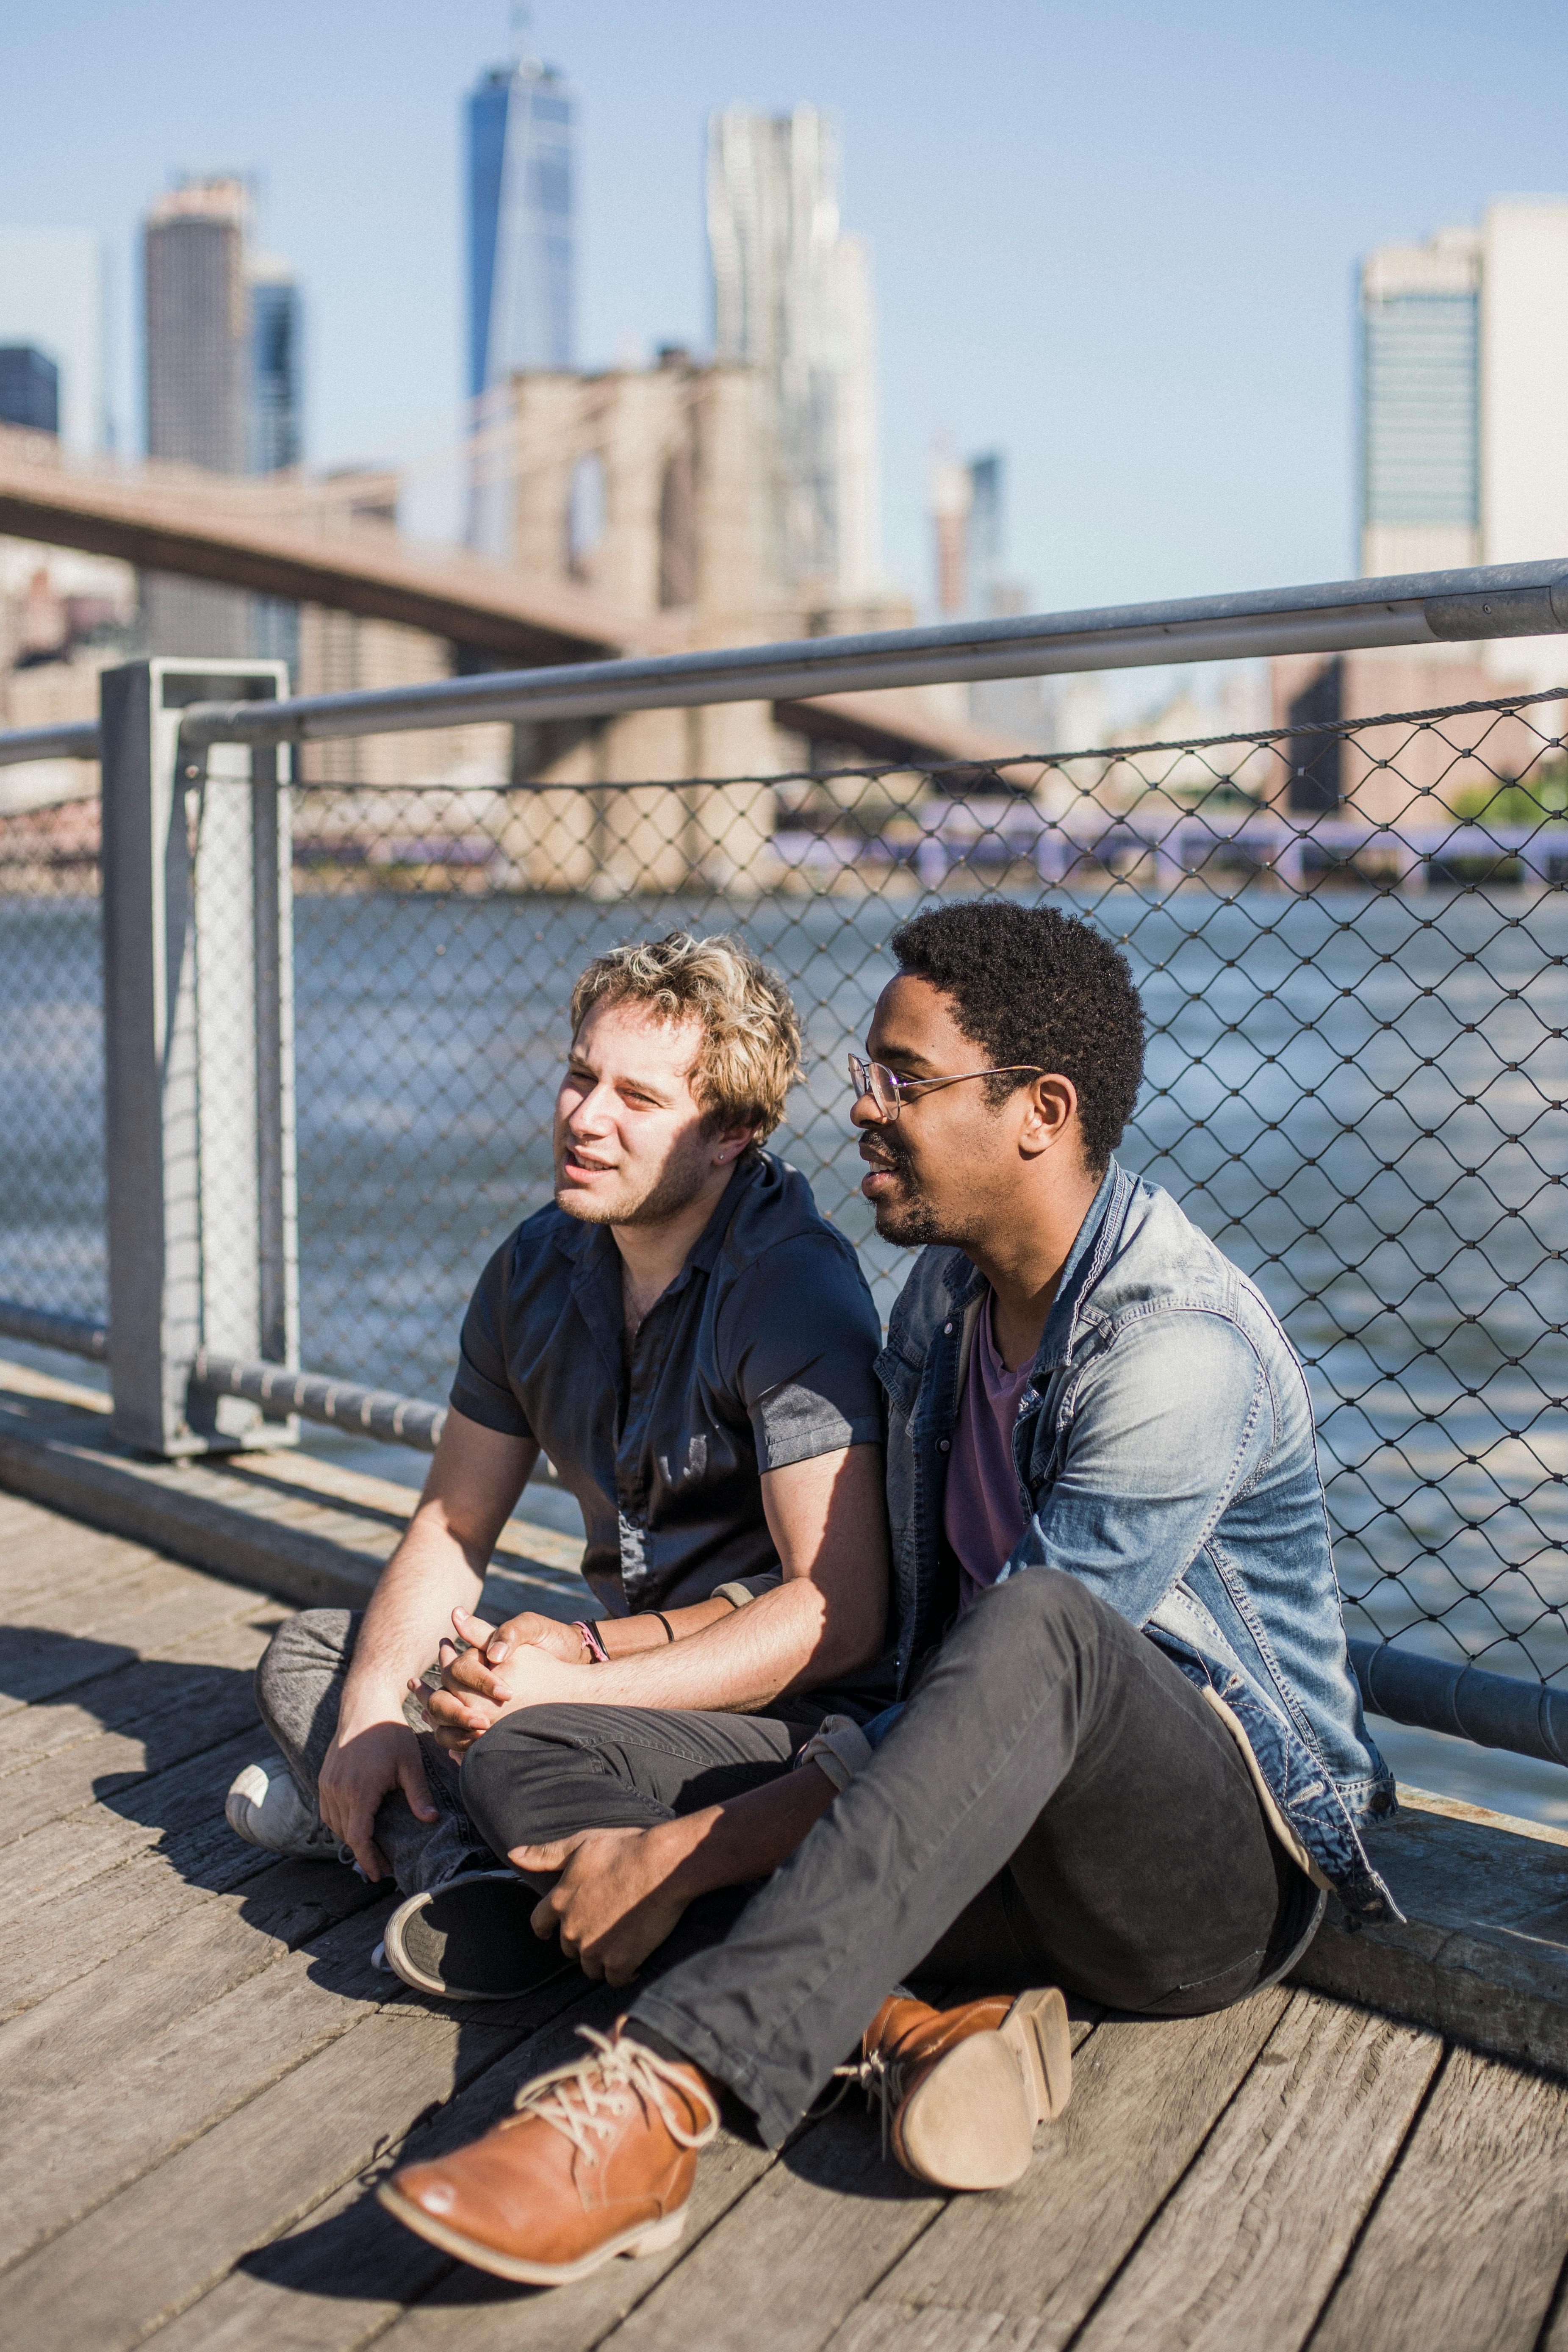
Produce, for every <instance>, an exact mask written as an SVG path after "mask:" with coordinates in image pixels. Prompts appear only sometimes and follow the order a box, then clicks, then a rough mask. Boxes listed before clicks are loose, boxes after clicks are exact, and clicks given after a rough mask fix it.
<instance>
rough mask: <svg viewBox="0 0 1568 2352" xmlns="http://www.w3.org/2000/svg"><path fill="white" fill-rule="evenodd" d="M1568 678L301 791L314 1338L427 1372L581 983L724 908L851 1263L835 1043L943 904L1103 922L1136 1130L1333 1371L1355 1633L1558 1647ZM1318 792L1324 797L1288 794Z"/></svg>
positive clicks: (366, 1361) (1534, 1669)
mask: <svg viewBox="0 0 1568 2352" xmlns="http://www.w3.org/2000/svg"><path fill="white" fill-rule="evenodd" d="M1558 709H1559V705H1558V704H1557V703H1555V702H1552V703H1545V702H1542V703H1538V704H1518V703H1509V704H1506V705H1503V704H1496V705H1489V706H1485V707H1478V708H1471V709H1466V710H1462V711H1448V712H1439V713H1433V714H1427V715H1424V716H1421V717H1417V718H1415V719H1398V720H1389V721H1378V722H1363V723H1361V724H1358V725H1356V726H1353V727H1345V728H1338V729H1326V730H1316V731H1314V730H1301V731H1298V732H1297V733H1296V734H1295V735H1293V736H1289V737H1286V736H1279V735H1275V736H1268V735H1256V736H1250V735H1249V736H1242V737H1237V738H1231V739H1228V740H1224V741H1215V742H1210V743H1206V744H1194V743H1187V744H1174V745H1165V746H1153V747H1142V748H1119V749H1116V750H1112V751H1097V752H1092V753H1086V754H1083V755H1080V756H1076V757H1063V758H1052V759H1029V760H1020V761H1012V762H1007V763H1005V764H1003V765H1001V766H999V767H996V768H994V769H984V770H976V769H953V768H946V769H930V768H914V767H909V766H900V767H898V768H896V769H895V768H892V767H877V768H867V769H853V770H851V769H839V770H836V771H834V772H830V773H817V774H809V775H801V776H795V777H789V778H784V779H776V780H768V781H767V782H762V783H757V782H738V783H734V784H730V785H712V784H702V785H690V786H648V787H637V788H630V787H622V788H616V789H607V788H598V789H594V788H584V789H581V790H571V791H568V790H565V789H562V790H553V791H542V792H541V791H514V792H500V791H498V792H494V793H479V792H472V791H465V792H458V791H453V790H451V789H445V788H441V787H437V786H428V787H409V788H400V789H387V790H381V791H363V790H361V791H353V792H346V791H341V790H340V791H323V790H308V791H301V792H300V793H297V795H296V802H295V843H296V852H295V855H296V867H295V871H296V884H297V887H298V889H299V891H300V898H299V901H298V904H297V908H296V918H295V936H296V950H295V972H296V990H297V1007H298V1023H299V1087H300V1252H301V1274H302V1283H301V1290H302V1354H303V1358H304V1360H305V1361H306V1362H307V1363H308V1364H310V1366H311V1367H312V1368H313V1369H321V1370H330V1371H335V1372H339V1373H342V1374H343V1375H345V1376H348V1377H351V1378H355V1379H359V1380H374V1381H378V1382H381V1383H383V1384H384V1385H386V1386H389V1387H394V1388H401V1389H403V1390H405V1391H409V1392H412V1393H413V1394H415V1395H421V1396H431V1397H440V1396H442V1395H444V1394H445V1391H446V1386H447V1380H448V1378H449V1372H450V1367H451V1363H452V1360H453V1357H454V1353H455V1346H456V1334H457V1329H458V1322H459V1320H460V1318H461V1314H462V1309H463V1305H464V1302H465V1299H466V1297H467V1294H468V1287H469V1285H470V1283H471V1282H472V1279H473V1277H474V1276H475V1275H476V1274H477V1272H478V1270H479V1266H480V1265H482V1263H483V1261H484V1259H485V1257H486V1256H487V1255H488V1254H489V1251H490V1250H491V1249H492V1248H493V1247H494V1246H495V1245H496V1244H497V1243H498V1242H499V1241H500V1239H501V1238H502V1237H503V1235H504V1234H506V1232H507V1231H508V1230H509V1229H510V1226H511V1225H512V1224H513V1223H515V1222H516V1221H517V1219H518V1218H519V1216H520V1215H521V1214H523V1213H526V1212H527V1211H528V1210H529V1209H531V1207H532V1206H534V1205H535V1204H537V1203H538V1202H540V1201H542V1199H544V1198H545V1197H546V1194H547V1190H548V1186H549V1182H550V1172H551V1171H550V1122H551V1111H552V1100H553V1096H554V1090H555V1086H556V1083H557V1078H558V1075H559V1070H560V1066H561V1056H562V1048H563V1044H564V1040H565V1007H566V1003H567V998H568V996H569V993H570V991H571V986H572V982H573V980H574V976H575V974H576V973H577V971H579V970H580V969H581V967H582V965H583V963H584V961H586V959H587V958H588V957H589V956H590V955H592V954H594V953H596V952H597V951H599V950H602V949H603V948H604V947H605V946H606V945H608V944H610V943H612V942H615V941H618V940H626V939H629V938H633V937H637V936H642V935H645V934H651V933H658V932H660V931H663V930H667V929H671V928H673V927H675V926H678V925H679V926H681V927H684V928H689V929H693V930H698V931H701V930H709V929H718V928H720V927H733V928H735V929H739V930H740V931H741V932H742V934H743V936H744V937H745V938H746V940H748V941H749V942H750V943H751V944H752V946H753V947H754V948H756V949H757V950H758V951H759V952H761V953H762V954H763V955H764V956H765V957H767V959H768V960H769V961H771V962H772V963H773V965H774V966H775V968H776V969H778V970H779V971H782V972H783V973H784V975H785V976H786V977H787V979H788V981H789V982H790V985H791V987H792V989H793V990H794V992H795V1000H796V1003H797V1004H798V1006H799V1009H800V1013H801V1016H802V1020H803V1024H804V1027H805V1037H806V1047H807V1066H806V1072H805V1077H804V1079H803V1080H802V1082H801V1084H800V1085H799V1087H797V1089H796V1091H795V1096H794V1097H793V1100H792V1107H791V1112H790V1116H789V1118H788V1120H787V1122H786V1124H785V1127H784V1129H783V1130H782V1131H781V1134H780V1136H779V1138H778V1139H777V1142H778V1148H779V1149H781V1150H783V1151H784V1153H785V1155H786V1156H787V1157H788V1158H789V1159H791V1160H794V1161H795V1164H796V1165H798V1166H799V1167H800V1168H801V1169H803V1170H804V1171H805V1173H806V1174H807V1176H808V1177H809V1178H810V1180H811V1182H812V1184H813V1186H814V1188H815V1191H816V1197H817V1200H818V1202H819V1203H820V1205H821V1207H822V1208H823V1210H824V1211H825V1213H826V1214H827V1215H828V1216H830V1217H831V1218H833V1219H834V1221H835V1222H836V1223H838V1224H839V1225H840V1226H841V1227H842V1228H843V1229H844V1230H845V1231H846V1232H847V1233H848V1234H850V1235H851V1236H852V1237H853V1239H854V1240H855V1242H856V1243H857V1244H858V1246H859V1247H860V1249H861V1251H862V1253H863V1255H864V1256H865V1259H866V1261H867V1265H868V1273H869V1274H870V1276H871V1279H872V1284H873V1287H874V1289H875V1291H876V1294H877V1297H878V1299H879V1304H880V1306H881V1307H882V1308H883V1311H884V1313H885V1312H886V1310H887V1307H888V1306H889V1304H890V1302H891V1299H892V1297H894V1295H895V1293H896V1290H897V1286H898V1285H899V1282H900V1279H901V1278H902V1274H903V1270H904V1267H905V1265H906V1264H907V1260H906V1258H905V1256H904V1255H903V1254H902V1253H900V1252H899V1251H897V1250H895V1249H893V1248H892V1247H891V1246H890V1245H889V1244H884V1243H881V1242H879V1240H878V1239H877V1237H876V1235H875V1234H874V1232H873V1230H872V1226H871V1219H870V1212H869V1208H868V1204H867V1203H866V1202H864V1201H863V1200H862V1198H861V1196H860V1193H859V1191H858V1179H859V1176H860V1173H861V1169H860V1164H859V1162H858V1159H857V1158H856V1157H855V1154H854V1150H853V1145H852V1143H851V1141H850V1139H849V1132H848V1126H847V1110H848V1099H849V1098H848V1091H847V1078H846V1073H845V1056H846V1054H847V1051H848V1050H849V1049H850V1047H851V1046H854V1045H858V1044H859V1042H860V1041H861V1040H862V1039H863V1038H864V1035H865V1032H866V1025H867V1022H868V1016H869V1013H870V1009H871V1006H872V1003H874V1001H875V998H876V995H877V992H878V991H879V988H880V987H881V985H882V983H883V982H884V980H885V979H886V978H887V977H888V975H889V971H890V969H891V966H890V962H889V954H888V950H887V940H888V936H889V932H890V931H891V929H892V928H893V927H894V924H895V923H896V922H897V921H898V920H900V919H901V918H903V917H905V916H907V915H908V914H909V913H910V912H911V911H912V910H913V909H914V908H916V907H917V906H919V905H920V904H921V903H922V902H924V901H927V900H929V899H930V898H931V897H932V896H935V895H948V894H963V895H968V896H985V895H1006V896H1011V897H1017V898H1024V899H1029V900H1034V899H1037V898H1042V897H1046V896H1048V897H1050V898H1052V899H1053V900H1055V901H1057V902H1058V903H1060V904H1063V905H1066V906H1070V907H1072V908H1074V909H1075V910H1076V911H1078V912H1079V913H1081V914H1084V915H1086V916H1089V917H1091V918H1092V919H1094V920H1096V921H1098V922H1099V923H1100V924H1101V925H1102V926H1103V927H1104V928H1105V929H1107V930H1108V931H1109V932H1110V934H1111V935H1112V936H1113V937H1114V938H1115V939H1117V940H1119V941H1121V944H1122V945H1123V946H1124V947H1125V949H1126V950H1127V953H1128V955H1129V956H1130V958H1131V962H1132V967H1133V971H1134V974H1135V976H1136V978H1137V981H1138V983H1139V985H1140V987H1141V989H1142V992H1143V998H1144V1003H1145V1006H1146V1008H1147V1013H1148V1018H1149V1029H1150V1042H1149V1064H1148V1082H1147V1085H1146V1087H1145V1089H1144V1093H1143V1096H1142V1101H1141V1104H1140V1107H1139V1111H1138V1116H1137V1118H1136V1120H1135V1122H1134V1125H1133V1127H1132V1129H1131V1130H1130V1132H1129V1134H1128V1136H1127V1139H1126V1141H1125V1144H1124V1146H1123V1150H1122V1155H1121V1156H1122V1158H1123V1159H1124V1160H1125V1161H1126V1163H1127V1164H1128V1165H1130V1166H1131V1167H1133V1168H1135V1169H1137V1170H1138V1171H1141V1172H1142V1173H1144V1174H1146V1175H1148V1176H1149V1177H1150V1178H1152V1180H1153V1181H1157V1182H1160V1183H1163V1184H1165V1185H1167V1186H1168V1187H1169V1188H1170V1189H1171V1191H1172V1192H1173V1193H1174V1194H1175V1195H1176V1197H1177V1199H1178V1200H1180V1201H1181V1202H1182V1203H1183V1205H1184V1208H1185V1209H1186V1210H1187V1212H1188V1213H1189V1214H1190V1215H1192V1216H1193V1217H1194V1219H1195V1220H1196V1221H1197V1222H1198V1223H1200V1224H1201V1225H1202V1226H1203V1227H1204V1228H1205V1231H1207V1232H1209V1233H1210V1234H1213V1235H1214V1236H1215V1239H1216V1240H1217V1241H1218V1242H1219V1243H1220V1244H1221V1245H1222V1247H1224V1248H1225V1249H1226V1251H1227V1252H1228V1253H1229V1254H1230V1255H1232V1256H1233V1257H1234V1258H1236V1259H1237V1262H1238V1263H1239V1264H1240V1265H1243V1266H1244V1267H1245V1268H1246V1269H1247V1272H1248V1273H1250V1274H1252V1275H1254V1276H1256V1277H1257V1279H1258V1282H1259V1283H1260V1284H1261V1286H1262V1287H1263V1289H1264V1290H1265V1292H1266V1293H1267V1294H1268V1297H1269V1299H1270V1300H1271V1302H1272V1303H1273V1305H1274V1306H1275V1307H1276V1308H1277V1309H1278V1310H1279V1313H1280V1314H1281V1316H1282V1317H1283V1318H1284V1321H1285V1323H1286V1326H1287V1328H1288V1329H1289V1332H1290V1334H1291V1336H1292V1338H1293V1339H1294V1341H1295V1343H1296V1345H1297V1347H1298V1348H1299V1349H1300V1351H1301V1353H1302V1355H1303V1356H1304V1358H1305V1359H1306V1360H1307V1363H1308V1366H1309V1369H1310V1378H1311V1381H1312V1385H1313V1390H1314V1394H1315V1399H1316V1403H1317V1409H1318V1413H1319V1423H1320V1440H1321V1450H1322V1457H1323V1468H1324V1474H1325V1479H1326V1484H1327V1487H1328V1493H1329V1499H1330V1507H1331V1513H1332V1516H1333V1521H1334V1526H1335V1529H1336V1535H1337V1547H1338V1559H1339V1563H1340V1571H1341V1575H1342V1580H1343V1582H1344V1585H1345V1589H1346V1593H1347V1598H1348V1599H1349V1600H1351V1601H1352V1602H1353V1604H1354V1607H1353V1609H1352V1622H1353V1621H1355V1620H1357V1619H1359V1621H1360V1623H1361V1629H1362V1630H1363V1631H1366V1630H1372V1629H1375V1631H1376V1632H1377V1633H1380V1634H1381V1635H1383V1636H1384V1637H1396V1638H1397V1637H1404V1638H1414V1639H1416V1640H1418V1641H1421V1642H1423V1643H1425V1644H1427V1645H1430V1646H1434V1647H1437V1648H1439V1649H1441V1650H1442V1651H1443V1652H1444V1653H1445V1654H1449V1655H1453V1654H1468V1655H1471V1656H1473V1657H1483V1656H1484V1657H1485V1658H1486V1660H1487V1662H1488V1663H1489V1664H1492V1665H1495V1666H1498V1667H1500V1668H1503V1669H1504V1670H1509V1671H1513V1672H1515V1673H1523V1674H1526V1675H1531V1676H1534V1675H1540V1676H1542V1677H1551V1676H1553V1675H1558V1674H1559V1673H1560V1672H1561V1671H1562V1670H1563V1668H1564V1666H1568V1620H1565V1616H1564V1610H1565V1607H1568V1570H1565V1563H1564V1559H1563V1539H1564V1536H1565V1534H1568V1512H1565V1508H1564V1475H1565V1474H1568V1423H1564V1421H1563V1414H1562V1405H1563V1398H1564V1396H1565V1394H1568V1349H1565V1346H1564V1339H1563V1323H1564V1312H1563V1310H1564V1277H1563V1249H1564V1246H1565V1245H1568V1194H1565V1192H1564V1188H1563V1178H1564V1175H1565V1174H1568V1050H1565V1047H1564V1032H1565V1029H1568V962H1565V958H1568V895H1565V894H1564V893H1563V891H1562V890H1560V889H1558V888H1556V887H1553V885H1554V884H1556V883H1557V882H1559V881H1561V880H1563V879H1564V878H1568V818H1565V815H1564V811H1565V807H1568V793H1565V791H1564V784H1565V781H1568V768H1565V765H1564V760H1563V739H1562V738H1561V737H1560V736H1559V735H1558V734H1556V733H1555V732H1553V731H1552V728H1553V727H1554V725H1555V724H1556V720H1557V712H1558ZM1303 803H1304V805H1303Z"/></svg>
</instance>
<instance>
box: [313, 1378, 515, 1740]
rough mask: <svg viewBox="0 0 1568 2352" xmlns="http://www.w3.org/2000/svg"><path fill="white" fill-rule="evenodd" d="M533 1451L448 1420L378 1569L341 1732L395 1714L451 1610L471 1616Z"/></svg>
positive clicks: (459, 1418) (448, 1626)
mask: <svg viewBox="0 0 1568 2352" xmlns="http://www.w3.org/2000/svg"><path fill="white" fill-rule="evenodd" d="M537 1454H538V1448H537V1447H536V1446H534V1445H533V1444H531V1442H524V1441H523V1440H521V1439H517V1438H510V1437H507V1436H504V1435H502V1434H501V1433H498V1432H497V1431H494V1430H489V1429H486V1428H483V1427H481V1426H480V1425H479V1423H477V1422H471V1421H469V1420H468V1418H467V1417H466V1416H465V1415H464V1414H462V1413H458V1412H450V1413H448V1415H447V1426H446V1428H445V1429H444V1430H443V1432H442V1434H441V1442H440V1444H438V1445H437V1449H436V1458H435V1460H434V1462H432V1464H431V1465H430V1475H429V1476H428V1477H427V1478H426V1482H425V1492H424V1494H423V1495H422V1496H421V1497H420V1502H419V1507H418V1509H417V1510H416V1512H415V1514H414V1517H413V1518H412V1519H411V1520H410V1521H409V1524H408V1531H407V1533H406V1534H405V1537H404V1538H403V1541H402V1542H401V1543H400V1544H399V1545H398V1547H397V1549H396V1550H395V1552H394V1553H393V1555H392V1558H391V1559H390V1560H389V1561H388V1562H387V1564H386V1566H385V1568H384V1570H382V1574H381V1580H380V1581H379V1582H378V1584H377V1585H376V1588H375V1591H374V1593H373V1594H372V1596H371V1601H370V1606H369V1608H368V1609H367V1610H366V1611H365V1613H364V1622H363V1625H362V1626H361V1627H360V1632H359V1639H358V1641H357V1642H356V1643H355V1645H354V1655H353V1664H352V1665H351V1667H350V1669H349V1675H348V1680H347V1682H346V1683H345V1685H344V1686H343V1704H342V1721H343V1723H344V1724H345V1726H352V1725H353V1723H354V1722H356V1721H357V1720H360V1719H364V1718H369V1717H386V1716H388V1715H395V1714H400V1713H401V1711H402V1706H403V1696H404V1692H405V1689H406V1688H407V1685H408V1683H409V1681H410V1679H411V1678H412V1677H414V1676H416V1675H421V1674H423V1673H424V1671H425V1669H426V1666H428V1665H429V1664H430V1663H431V1661H432V1660H433V1659H434V1657H435V1655H436V1647H437V1643H438V1642H439V1641H440V1639H441V1637H442V1635H443V1634H445V1633H450V1632H451V1630H452V1612H453V1610H454V1609H472V1607H473V1605H474V1603H475V1601H477V1600H478V1599H479V1593H480V1591H481V1589H482V1587H483V1584H484V1576H485V1570H486V1568H487V1567H488V1566H489V1557H490V1552H491V1550H492V1549H493V1548H494V1545H495V1540H496V1538H497V1536H498V1535H499V1534H500V1530H501V1528H502V1527H503V1526H504V1524H505V1522H506V1518H507V1515H508V1513H509V1512H510V1509H511V1507H512V1506H513V1504H514V1503H515V1502H516V1500H517V1498H518V1496H519V1495H520V1494H521V1492H522V1488H523V1485H524V1483H525V1481H526V1479H527V1477H528V1474H529V1472H530V1470H531V1468H532V1466H533V1463H534V1460H535V1458H536V1456H537Z"/></svg>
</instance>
